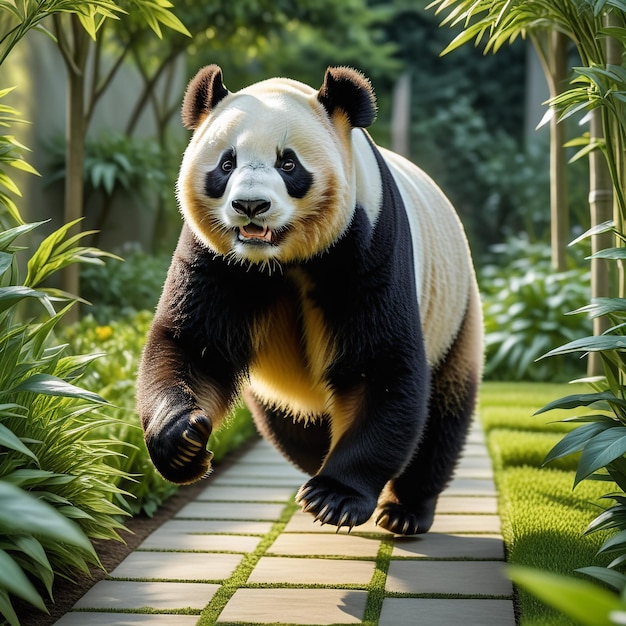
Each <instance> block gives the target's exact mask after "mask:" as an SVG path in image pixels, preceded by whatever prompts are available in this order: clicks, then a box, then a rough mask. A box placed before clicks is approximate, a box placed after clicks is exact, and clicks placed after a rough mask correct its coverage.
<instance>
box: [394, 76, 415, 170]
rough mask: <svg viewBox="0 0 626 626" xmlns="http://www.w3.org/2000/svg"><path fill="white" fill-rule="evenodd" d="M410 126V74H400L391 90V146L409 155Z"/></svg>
mask: <svg viewBox="0 0 626 626" xmlns="http://www.w3.org/2000/svg"><path fill="white" fill-rule="evenodd" d="M410 128H411V75H410V74H409V72H405V73H404V74H402V76H400V78H399V79H398V82H397V83H396V85H395V87H394V90H393V104H392V109H391V148H392V150H393V151H394V152H397V153H398V154H401V155H402V156H405V157H407V158H408V157H409V132H410Z"/></svg>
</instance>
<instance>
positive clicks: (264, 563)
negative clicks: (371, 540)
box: [248, 556, 375, 586]
mask: <svg viewBox="0 0 626 626" xmlns="http://www.w3.org/2000/svg"><path fill="white" fill-rule="evenodd" d="M374 567H375V563H374V561H347V560H339V559H292V558H283V557H279V556H265V557H262V558H261V559H260V560H259V563H258V564H257V566H256V567H255V568H254V570H253V572H252V574H251V575H250V578H249V579H248V582H251V583H292V584H302V585H350V584H353V585H362V586H365V585H368V584H369V582H370V580H371V579H372V574H373V573H374Z"/></svg>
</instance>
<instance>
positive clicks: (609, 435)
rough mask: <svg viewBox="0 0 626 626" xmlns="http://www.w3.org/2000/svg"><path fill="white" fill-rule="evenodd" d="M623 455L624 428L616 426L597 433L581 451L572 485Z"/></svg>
mask: <svg viewBox="0 0 626 626" xmlns="http://www.w3.org/2000/svg"><path fill="white" fill-rule="evenodd" d="M624 453H626V428H625V427H623V426H616V427H614V428H610V429H608V430H604V431H603V432H600V433H598V434H597V435H595V436H594V437H593V438H591V439H590V440H589V441H588V442H587V443H586V445H585V447H584V449H583V451H582V455H581V457H580V461H579V462H578V469H577V470H576V478H575V480H574V485H577V484H578V483H579V482H580V481H581V480H584V479H585V478H587V476H589V475H590V474H593V472H595V471H597V470H599V469H600V468H602V467H606V466H607V465H608V464H609V463H610V462H611V461H613V460H614V459H616V458H618V457H620V456H622V455H623V454H624Z"/></svg>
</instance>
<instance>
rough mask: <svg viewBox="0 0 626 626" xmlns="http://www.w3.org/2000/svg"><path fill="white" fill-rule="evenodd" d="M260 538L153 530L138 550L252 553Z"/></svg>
mask: <svg viewBox="0 0 626 626" xmlns="http://www.w3.org/2000/svg"><path fill="white" fill-rule="evenodd" d="M260 541H261V537H242V536H238V535H192V534H186V533H174V532H171V531H169V530H167V529H166V530H161V529H159V530H155V531H154V532H153V533H152V534H151V535H150V536H149V537H147V538H146V540H145V541H144V542H143V543H142V544H141V545H140V546H139V548H138V550H187V551H197V552H241V553H246V552H252V551H254V550H255V549H256V547H257V546H258V545H259V542H260Z"/></svg>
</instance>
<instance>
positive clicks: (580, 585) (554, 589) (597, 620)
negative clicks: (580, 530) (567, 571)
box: [508, 566, 626, 626]
mask: <svg viewBox="0 0 626 626" xmlns="http://www.w3.org/2000/svg"><path fill="white" fill-rule="evenodd" d="M508 572H509V576H510V577H511V579H512V580H513V582H514V583H515V584H516V585H519V586H520V587H523V588H524V589H526V590H527V591H529V592H530V593H532V594H533V595H534V596H536V597H537V598H539V600H541V601H542V602H544V603H545V604H547V605H549V606H551V607H553V608H555V609H557V611H560V612H561V613H563V614H564V615H566V616H568V617H570V618H572V619H573V620H575V621H577V622H578V623H580V624H582V625H583V626H614V624H613V622H612V621H611V619H610V617H609V616H610V614H611V613H612V612H613V611H623V610H626V603H624V602H622V601H620V599H619V597H618V596H617V595H616V594H614V593H611V592H610V591H607V590H606V589H603V588H602V587H600V586H598V585H594V584H593V583H590V582H587V581H585V580H578V579H576V578H571V577H566V576H561V575H559V574H554V573H552V572H543V571H540V570H534V569H531V568H526V567H520V566H514V567H509V568H508Z"/></svg>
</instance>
